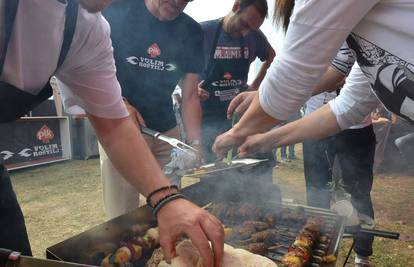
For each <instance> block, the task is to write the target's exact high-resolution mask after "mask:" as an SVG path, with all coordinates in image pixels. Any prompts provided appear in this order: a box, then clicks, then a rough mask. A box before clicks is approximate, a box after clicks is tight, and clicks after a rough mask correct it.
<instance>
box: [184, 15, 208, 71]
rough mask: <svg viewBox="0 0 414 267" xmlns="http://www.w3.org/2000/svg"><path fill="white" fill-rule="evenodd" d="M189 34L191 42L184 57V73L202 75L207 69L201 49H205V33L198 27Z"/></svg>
mask: <svg viewBox="0 0 414 267" xmlns="http://www.w3.org/2000/svg"><path fill="white" fill-rule="evenodd" d="M192 28H194V30H192V32H190V33H189V38H190V42H188V45H187V48H186V49H185V51H184V53H183V54H182V56H183V62H184V66H183V71H184V73H197V74H198V73H201V72H202V71H203V70H204V67H205V55H204V53H200V52H201V51H200V49H203V47H204V45H205V44H204V32H203V30H202V29H201V26H200V25H199V24H198V23H197V25H196V26H195V27H192Z"/></svg>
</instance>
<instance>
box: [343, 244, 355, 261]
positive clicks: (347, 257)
mask: <svg viewBox="0 0 414 267" xmlns="http://www.w3.org/2000/svg"><path fill="white" fill-rule="evenodd" d="M354 246H355V239H352V244H351V247H350V248H349V251H348V255H346V258H345V261H344V265H343V266H342V267H346V264H347V263H348V259H349V256H351V253H352V250H353V249H354Z"/></svg>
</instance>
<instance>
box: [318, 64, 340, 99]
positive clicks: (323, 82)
mask: <svg viewBox="0 0 414 267" xmlns="http://www.w3.org/2000/svg"><path fill="white" fill-rule="evenodd" d="M344 84H345V77H344V75H343V74H342V73H341V72H338V71H337V69H335V68H334V67H332V66H329V68H328V69H327V70H326V72H325V73H324V74H323V76H322V77H321V79H320V80H319V83H318V85H317V86H316V87H315V89H314V90H313V92H312V96H315V95H319V94H320V93H323V92H333V91H335V90H338V89H340V88H342V86H343V85H344Z"/></svg>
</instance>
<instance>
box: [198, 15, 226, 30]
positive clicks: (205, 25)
mask: <svg viewBox="0 0 414 267" xmlns="http://www.w3.org/2000/svg"><path fill="white" fill-rule="evenodd" d="M220 20H221V19H220V18H219V19H213V20H207V21H203V22H200V25H201V28H202V29H203V31H204V32H210V31H212V30H214V31H215V29H217V26H218V25H219V24H220Z"/></svg>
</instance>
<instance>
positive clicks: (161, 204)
mask: <svg viewBox="0 0 414 267" xmlns="http://www.w3.org/2000/svg"><path fill="white" fill-rule="evenodd" d="M179 198H185V197H184V195H183V194H180V193H172V194H169V195H167V196H165V197H164V198H162V199H161V200H160V201H158V202H157V204H155V205H154V208H153V209H152V214H153V215H154V217H157V214H158V212H159V211H160V209H161V208H162V207H164V206H165V204H167V203H168V202H171V201H173V200H176V199H179Z"/></svg>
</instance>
